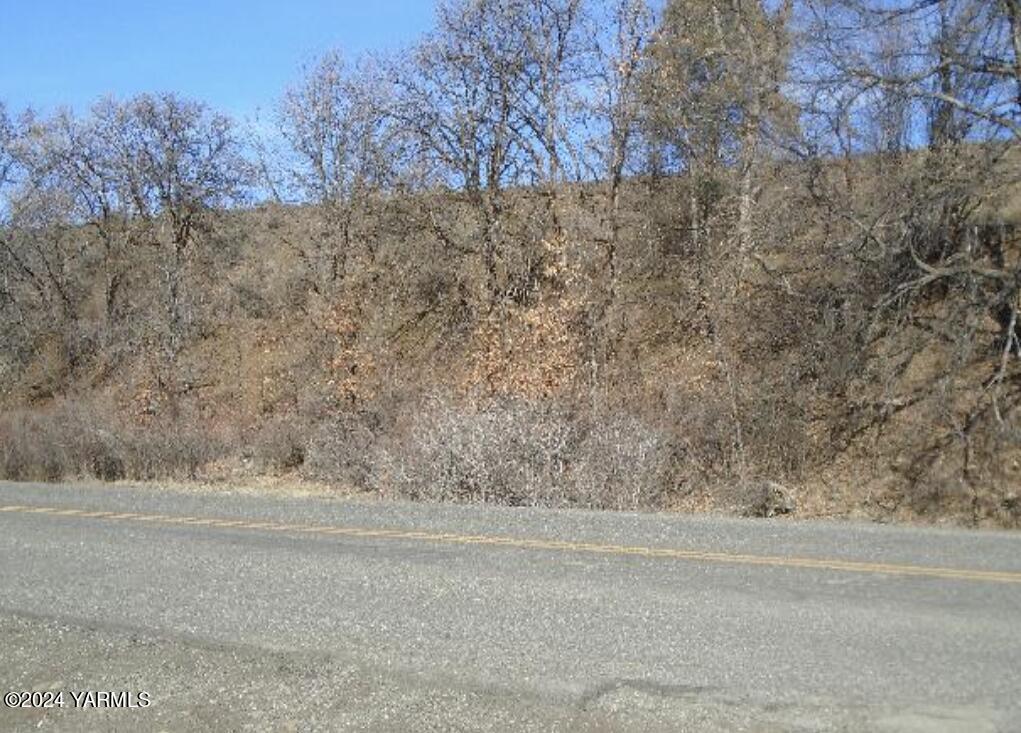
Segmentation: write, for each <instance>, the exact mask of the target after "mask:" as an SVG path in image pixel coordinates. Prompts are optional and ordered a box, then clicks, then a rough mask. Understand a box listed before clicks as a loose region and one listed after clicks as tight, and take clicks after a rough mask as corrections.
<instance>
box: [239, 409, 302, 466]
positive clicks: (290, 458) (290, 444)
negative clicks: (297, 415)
mask: <svg viewBox="0 0 1021 733" xmlns="http://www.w3.org/2000/svg"><path fill="white" fill-rule="evenodd" d="M308 438H309V428H308V426H307V425H305V424H303V423H301V422H299V421H298V420H296V419H294V418H289V417H275V418H271V419H269V420H267V421H266V422H264V423H263V424H262V425H261V426H260V427H259V429H258V430H257V431H256V432H255V435H254V436H253V438H252V449H251V450H252V457H253V458H254V459H255V462H256V465H257V466H258V467H259V468H260V469H261V470H266V469H269V470H273V471H289V470H292V469H295V468H298V467H300V466H301V465H302V464H303V463H304V462H305V451H306V445H307V443H308Z"/></svg>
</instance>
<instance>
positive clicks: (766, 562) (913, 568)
mask: <svg viewBox="0 0 1021 733" xmlns="http://www.w3.org/2000/svg"><path fill="white" fill-rule="evenodd" d="M5 512H6V513H20V514H45V515H49V516H56V517H82V518H89V519H103V520H112V521H124V522H150V523H154V524H171V525H173V524H180V525H195V526H207V527H222V528H225V529H241V530H258V531H267V532H288V533H295V534H315V535H340V536H349V537H368V538H378V539H387V540H410V541H418V542H433V543H448V544H459V545H493V546H498V547H512V548H520V549H529V550H551V551H558V552H573V553H587V554H599V555H619V556H637V557H648V558H664V559H670V560H686V561H689V562H706V563H729V564H735V565H761V566H767V567H780V568H802V569H808V570H831V571H840V572H849V573H868V574H874V575H897V576H916V577H926V578H940V579H943V580H966V581H978V582H986V583H1021V572H1010V571H1005V570H1003V571H1001V570H969V569H964V568H943V567H932V566H928V565H898V564H889V563H872V562H856V561H851V560H837V559H825V558H811V557H786V556H780V555H748V554H735V553H727V552H707V551H703V550H681V549H673V548H665V547H641V546H629V545H610V544H600V543H592V542H566V541H561V540H546V539H527V538H520V537H501V536H495V535H465V534H457V533H449V532H418V531H409V530H403V529H376V528H371V527H341V526H330V525H320V524H285V523H283V522H258V521H250V520H245V519H217V518H215V517H189V516H180V515H172V514H138V513H135V512H110V511H91V510H87V509H68V508H61V507H49V506H21V505H10V506H0V513H5Z"/></svg>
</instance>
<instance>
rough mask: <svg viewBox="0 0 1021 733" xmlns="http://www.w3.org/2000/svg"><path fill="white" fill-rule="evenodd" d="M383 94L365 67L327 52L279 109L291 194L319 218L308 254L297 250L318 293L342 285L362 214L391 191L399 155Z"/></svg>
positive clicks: (383, 86)
mask: <svg viewBox="0 0 1021 733" xmlns="http://www.w3.org/2000/svg"><path fill="white" fill-rule="evenodd" d="M387 90H388V87H387V85H386V84H385V80H383V79H380V78H379V76H378V74H376V73H374V72H373V71H372V70H371V69H370V68H369V64H368V62H366V63H365V64H363V65H361V66H355V67H354V68H353V69H351V68H348V67H347V66H346V65H345V63H344V61H343V59H342V57H341V56H340V54H339V53H337V52H332V53H329V54H327V55H325V56H324V57H322V58H321V59H319V61H317V62H316V63H315V64H314V65H313V66H311V67H310V68H307V69H305V70H304V71H303V74H302V77H301V79H300V80H299V81H298V82H297V83H296V84H295V85H294V86H292V87H291V88H290V89H289V90H288V91H287V92H286V94H285V95H284V99H283V102H282V103H281V105H280V110H279V120H280V128H281V132H282V134H283V137H284V139H285V140H286V141H287V143H288V145H289V146H290V148H291V150H292V152H293V154H294V156H295V158H296V161H295V163H296V165H295V167H294V169H293V171H292V178H293V184H294V188H296V189H297V191H298V192H299V193H300V195H301V196H302V198H303V199H304V200H307V201H312V202H314V203H315V204H316V205H317V206H318V211H319V212H320V214H321V215H322V217H323V225H324V228H323V231H322V234H321V236H320V237H319V241H318V242H316V243H315V245H314V246H313V248H312V250H313V251H306V249H305V248H299V253H300V254H301V256H302V258H303V259H304V260H305V261H306V263H307V264H308V265H309V267H310V269H312V270H313V271H316V272H317V273H318V274H317V276H316V277H314V278H313V287H314V288H316V289H319V290H324V289H334V288H336V287H337V286H339V285H340V284H341V283H342V281H343V279H344V276H345V273H346V263H347V258H348V255H349V253H350V252H351V250H352V247H353V241H352V237H353V231H352V228H353V224H354V217H355V215H356V213H357V212H358V210H359V207H361V206H362V205H363V204H364V203H365V199H366V197H368V196H369V195H370V194H371V193H373V192H374V191H380V190H385V189H388V188H389V187H391V186H392V185H393V182H394V179H395V176H396V173H397V170H398V162H399V159H400V158H401V157H402V152H401V149H400V147H401V146H400V142H399V139H398V135H397V133H396V131H395V130H394V129H393V125H392V124H390V118H389V116H388V111H389V100H388V99H387V98H386V94H387ZM368 246H369V248H370V255H371V247H372V243H371V242H370V243H368ZM324 263H325V266H324Z"/></svg>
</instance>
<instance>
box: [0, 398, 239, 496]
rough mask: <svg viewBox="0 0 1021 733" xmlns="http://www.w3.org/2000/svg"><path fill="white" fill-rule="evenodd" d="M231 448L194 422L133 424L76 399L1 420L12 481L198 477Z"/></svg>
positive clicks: (3, 458)
mask: <svg viewBox="0 0 1021 733" xmlns="http://www.w3.org/2000/svg"><path fill="white" fill-rule="evenodd" d="M225 449H226V446H225V445H224V444H223V441H220V440H217V439H216V438H214V436H212V435H210V434H209V433H208V432H207V431H205V430H202V429H201V428H199V427H197V426H195V425H194V424H192V423H191V422H189V421H187V420H181V419H178V420H166V421H160V422H157V423H152V424H148V425H142V426H136V425H130V424H126V423H124V422H123V421H121V420H119V419H118V418H116V417H115V416H113V414H112V413H111V412H110V411H109V410H106V409H104V408H103V407H102V406H100V405H97V404H96V403H91V402H76V401H72V400H69V399H63V400H59V401H58V402H56V403H55V404H54V405H52V406H51V407H49V408H47V409H46V410H37V411H32V410H15V411H11V412H9V413H7V414H6V415H4V416H3V418H2V419H0V477H2V478H7V479H12V480H20V481H29V480H34V481H58V480H60V479H64V478H84V477H90V478H98V479H101V480H104V481H114V480H117V479H123V478H130V479H157V478H196V477H197V476H198V474H199V471H200V469H201V468H202V466H203V465H205V464H206V463H208V462H209V461H211V460H213V459H215V458H217V457H219V456H220V455H222V454H223V453H224V451H225Z"/></svg>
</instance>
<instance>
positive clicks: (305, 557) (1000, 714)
mask: <svg viewBox="0 0 1021 733" xmlns="http://www.w3.org/2000/svg"><path fill="white" fill-rule="evenodd" d="M1019 628H1021V535H1019V534H1009V533H996V532H981V533H978V532H966V531H959V530H946V529H910V528H893V527H884V526H878V525H856V524H855V525H851V524H840V523H825V522H812V523H810V522H793V521H782V520H779V521H773V520H769V521H761V520H760V521H741V520H734V519H721V518H707V517H694V518H692V517H677V516H665V515H639V514H600V513H591V512H578V511H546V510H526V509H494V508H478V507H449V506H422V505H411V504H398V503H383V502H373V501H364V500H363V501H357V500H350V499H313V498H283V497H279V498H269V497H258V496H251V495H239V494H210V493H177V492H171V491H162V490H153V489H145V490H141V489H131V488H116V489H113V488H103V487H68V486H43V485H28V484H21V485H16V484H3V483H0V692H5V691H8V690H26V691H31V690H37V691H39V690H65V691H66V692H67V693H68V694H69V693H70V692H72V691H74V692H81V691H85V690H94V691H114V692H118V691H128V692H131V693H133V694H135V695H136V698H135V699H136V702H137V693H138V692H146V693H147V694H148V696H149V697H150V699H151V704H150V705H149V706H148V707H146V708H141V709H139V708H136V709H75V708H73V706H71V705H67V706H65V707H64V708H62V709H49V710H21V709H19V710H9V709H3V708H0V730H4V731H6V730H80V731H94V730H125V731H127V730H132V731H135V730H138V731H147V730H150V731H159V730H169V731H178V730H195V731H199V730H379V731H387V730H394V731H420V730H563V731H608V730H641V731H647V730H652V731H655V730H664V731H666V730H693V731H702V730H708V731H714V730H719V731H730V730H747V731H815V730H847V731H859V730H878V731H968V732H969V733H970V732H971V731H996V730H1000V731H1021V695H1019V693H1021V633H1019ZM65 702H66V703H71V702H72V698H70V697H69V696H65Z"/></svg>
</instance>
